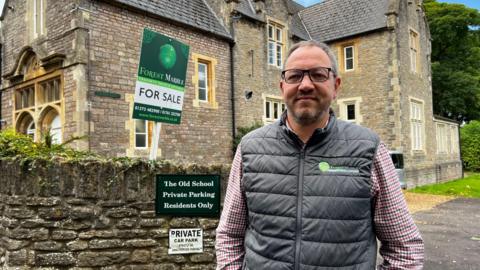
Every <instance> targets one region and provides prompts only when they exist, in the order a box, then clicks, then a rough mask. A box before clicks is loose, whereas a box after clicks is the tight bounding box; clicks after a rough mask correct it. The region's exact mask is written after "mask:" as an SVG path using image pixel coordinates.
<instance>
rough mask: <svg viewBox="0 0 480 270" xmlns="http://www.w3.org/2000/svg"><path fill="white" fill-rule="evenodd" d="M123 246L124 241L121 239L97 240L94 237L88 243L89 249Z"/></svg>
mask: <svg viewBox="0 0 480 270" xmlns="http://www.w3.org/2000/svg"><path fill="white" fill-rule="evenodd" d="M124 246H125V242H123V241H121V240H98V239H94V240H91V241H90V242H89V243H88V247H89V248H90V249H110V248H121V247H124Z"/></svg>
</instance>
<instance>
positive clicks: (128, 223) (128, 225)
mask: <svg viewBox="0 0 480 270" xmlns="http://www.w3.org/2000/svg"><path fill="white" fill-rule="evenodd" d="M137 222H138V220H137V219H134V218H124V219H121V220H120V221H118V222H117V225H116V227H117V228H119V229H132V228H134V227H135V226H136V225H137Z"/></svg>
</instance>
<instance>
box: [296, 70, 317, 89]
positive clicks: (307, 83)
mask: <svg viewBox="0 0 480 270" xmlns="http://www.w3.org/2000/svg"><path fill="white" fill-rule="evenodd" d="M314 87H315V86H314V84H313V82H312V80H310V76H309V75H308V73H304V74H303V79H302V81H301V82H300V85H298V89H299V90H309V89H312V88H314Z"/></svg>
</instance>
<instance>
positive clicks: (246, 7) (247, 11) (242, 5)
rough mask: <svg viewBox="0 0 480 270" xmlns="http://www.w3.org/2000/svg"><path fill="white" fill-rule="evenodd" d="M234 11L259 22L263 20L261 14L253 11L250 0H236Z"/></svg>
mask: <svg viewBox="0 0 480 270" xmlns="http://www.w3.org/2000/svg"><path fill="white" fill-rule="evenodd" d="M235 11H237V12H238V13H240V14H242V15H244V16H246V17H248V18H250V19H253V20H256V21H260V22H265V20H264V19H263V17H262V16H261V15H258V14H257V12H256V11H255V8H254V7H253V4H252V2H251V1H250V0H240V1H238V4H237V6H236V7H235Z"/></svg>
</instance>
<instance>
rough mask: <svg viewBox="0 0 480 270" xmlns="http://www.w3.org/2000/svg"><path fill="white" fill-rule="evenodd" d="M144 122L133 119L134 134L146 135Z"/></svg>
mask: <svg viewBox="0 0 480 270" xmlns="http://www.w3.org/2000/svg"><path fill="white" fill-rule="evenodd" d="M146 122H147V121H145V120H139V119H135V133H146V131H147V128H146Z"/></svg>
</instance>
